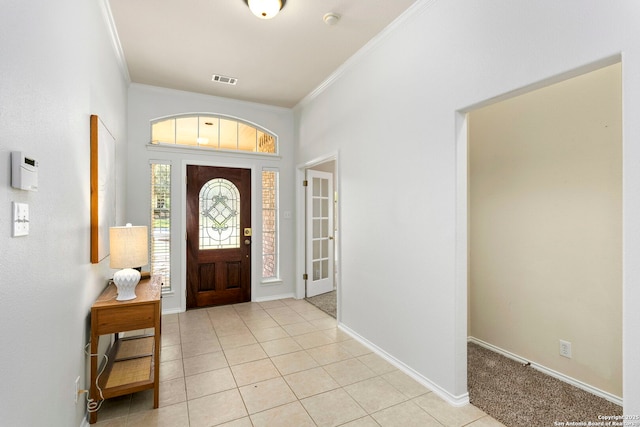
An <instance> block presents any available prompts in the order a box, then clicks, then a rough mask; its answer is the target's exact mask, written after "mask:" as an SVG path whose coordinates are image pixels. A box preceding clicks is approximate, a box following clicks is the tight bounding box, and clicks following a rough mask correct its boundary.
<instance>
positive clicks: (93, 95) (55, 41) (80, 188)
mask: <svg viewBox="0 0 640 427" xmlns="http://www.w3.org/2000/svg"><path fill="white" fill-rule="evenodd" d="M106 28H107V27H106V25H105V21H104V18H103V15H102V12H101V8H100V2H98V1H90V2H89V1H84V0H61V1H56V2H50V1H42V0H33V1H29V2H21V1H8V2H3V7H2V13H1V14H0V58H2V60H0V76H1V78H0V164H1V165H2V167H1V168H0V169H1V170H2V173H1V174H0V325H1V326H0V328H1V330H2V333H1V334H0V338H1V340H2V351H1V352H0V379H1V380H0V396H2V398H1V399H0V424H2V425H14V426H35V425H51V426H78V425H80V424H81V422H82V420H83V417H84V414H85V412H86V408H85V406H84V404H83V401H82V398H81V399H80V400H79V403H78V404H75V403H74V400H73V399H74V391H75V379H76V377H78V376H80V377H81V382H80V386H81V387H82V388H86V387H88V383H89V381H88V380H87V379H86V378H85V367H86V366H87V363H88V358H87V357H85V354H84V346H85V344H86V343H87V342H88V337H89V332H88V331H89V322H88V316H89V311H90V306H91V304H92V303H93V301H94V300H95V298H96V297H97V295H98V294H99V293H100V292H101V291H102V289H103V288H104V287H105V285H106V279H107V277H108V276H109V275H110V270H109V268H108V262H103V263H101V264H98V265H92V264H90V262H89V255H90V253H89V252H90V251H89V249H90V248H89V243H90V232H89V231H90V217H89V208H90V203H89V196H90V188H89V116H90V115H91V114H97V115H99V116H100V117H101V118H102V119H103V121H104V122H105V123H106V124H107V126H108V127H109V129H110V130H111V132H112V133H113V134H114V135H115V137H116V140H117V144H118V145H117V148H116V151H117V157H118V171H119V172H120V175H119V178H118V182H117V183H118V188H117V198H118V200H117V203H118V215H121V212H123V210H124V197H123V196H124V179H125V175H124V171H125V168H124V157H123V154H124V149H123V147H124V145H125V143H126V82H125V80H124V78H123V75H122V73H121V71H120V69H119V68H118V62H117V61H116V57H115V54H114V49H113V46H112V44H111V39H110V36H109V34H108V32H107V30H106ZM12 150H24V151H25V152H26V153H28V154H29V155H31V156H32V157H34V158H35V159H36V160H38V161H39V164H40V171H39V191H38V192H26V191H21V190H16V189H13V188H11V187H10V155H9V153H10V151H12ZM12 201H15V202H24V203H28V204H29V208H30V215H31V218H30V219H31V221H30V235H29V236H27V237H18V238H12V237H11V228H10V219H11V202H12Z"/></svg>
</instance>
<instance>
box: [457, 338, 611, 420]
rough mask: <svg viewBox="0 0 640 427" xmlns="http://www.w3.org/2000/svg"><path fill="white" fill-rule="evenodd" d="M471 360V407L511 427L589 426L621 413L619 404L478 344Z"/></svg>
mask: <svg viewBox="0 0 640 427" xmlns="http://www.w3.org/2000/svg"><path fill="white" fill-rule="evenodd" d="M467 358H468V371H467V377H468V378H467V385H468V388H469V397H470V400H471V403H472V404H473V405H475V406H476V407H478V408H480V409H482V410H483V411H485V412H486V413H487V414H489V415H491V416H492V417H493V418H495V419H497V420H498V421H500V422H501V423H503V424H504V425H505V426H507V427H520V426H523V427H524V426H526V427H529V426H536V427H546V426H555V425H560V424H555V422H558V423H561V422H563V423H565V424H564V425H571V424H567V423H568V422H575V423H580V424H573V425H588V423H589V422H590V421H591V422H592V423H600V422H602V421H603V420H601V419H598V415H622V407H620V406H618V405H615V404H613V403H611V402H609V401H607V400H604V399H601V398H600V397H597V396H595V395H593V394H591V393H588V392H586V391H583V390H581V389H578V388H576V387H573V386H571V385H569V384H567V383H565V382H563V381H560V380H557V379H555V378H553V377H550V376H548V375H545V374H543V373H541V372H540V371H537V370H535V369H533V368H531V367H530V366H523V365H522V364H521V363H518V362H516V361H514V360H511V359H509V358H506V357H504V356H502V355H499V354H497V353H494V352H492V351H490V350H487V349H485V348H483V347H480V346H478V345H476V344H473V343H469V344H468V346H467ZM582 422H584V423H585V424H582ZM596 425H597V424H596Z"/></svg>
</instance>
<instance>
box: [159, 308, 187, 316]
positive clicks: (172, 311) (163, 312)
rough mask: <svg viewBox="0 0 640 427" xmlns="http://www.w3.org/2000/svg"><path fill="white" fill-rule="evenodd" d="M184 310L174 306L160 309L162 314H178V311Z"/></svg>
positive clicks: (182, 311)
mask: <svg viewBox="0 0 640 427" xmlns="http://www.w3.org/2000/svg"><path fill="white" fill-rule="evenodd" d="M185 311H186V310H182V309H181V308H179V307H175V308H172V309H169V310H162V315H163V316H165V315H167V314H178V313H184V312H185Z"/></svg>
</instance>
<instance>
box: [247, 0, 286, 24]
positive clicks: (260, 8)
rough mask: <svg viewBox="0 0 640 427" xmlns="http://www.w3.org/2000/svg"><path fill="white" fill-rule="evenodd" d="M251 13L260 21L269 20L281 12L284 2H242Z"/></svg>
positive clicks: (261, 0) (277, 0)
mask: <svg viewBox="0 0 640 427" xmlns="http://www.w3.org/2000/svg"><path fill="white" fill-rule="evenodd" d="M244 2H245V3H246V4H247V6H249V9H250V10H251V12H252V13H253V14H254V15H256V16H257V17H258V18H260V19H271V18H273V17H274V16H276V15H277V14H278V12H280V10H282V8H283V7H284V4H285V3H286V2H287V1H286V0H244Z"/></svg>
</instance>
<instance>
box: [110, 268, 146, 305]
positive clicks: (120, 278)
mask: <svg viewBox="0 0 640 427" xmlns="http://www.w3.org/2000/svg"><path fill="white" fill-rule="evenodd" d="M138 282H140V272H139V271H138V270H134V269H133V268H124V269H122V270H119V271H116V272H115V274H114V275H113V283H115V285H116V289H118V296H117V297H116V300H117V301H128V300H131V299H135V298H136V285H137V284H138Z"/></svg>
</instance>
